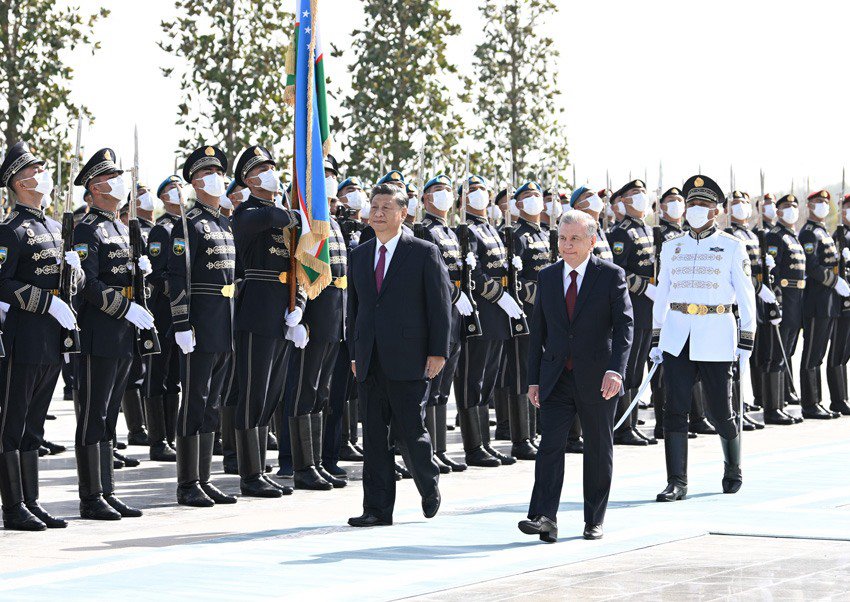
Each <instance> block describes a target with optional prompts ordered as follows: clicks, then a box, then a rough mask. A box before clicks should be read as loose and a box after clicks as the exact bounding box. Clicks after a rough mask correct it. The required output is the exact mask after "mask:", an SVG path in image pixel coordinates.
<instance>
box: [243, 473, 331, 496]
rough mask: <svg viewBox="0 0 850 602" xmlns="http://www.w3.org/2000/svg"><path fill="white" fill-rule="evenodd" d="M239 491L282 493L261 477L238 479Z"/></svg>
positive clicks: (274, 494)
mask: <svg viewBox="0 0 850 602" xmlns="http://www.w3.org/2000/svg"><path fill="white" fill-rule="evenodd" d="M329 489H330V487H329ZM239 491H240V492H241V493H242V495H244V496H246V497H280V496H282V495H283V493H281V491H280V489H278V488H277V487H275V486H274V485H272V484H270V483H267V482H266V480H265V479H263V478H262V477H256V478H253V479H239Z"/></svg>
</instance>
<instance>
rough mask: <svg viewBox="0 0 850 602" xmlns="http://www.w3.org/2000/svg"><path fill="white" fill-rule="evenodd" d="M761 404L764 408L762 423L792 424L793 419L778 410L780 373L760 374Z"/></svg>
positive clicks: (780, 391) (780, 386) (780, 388)
mask: <svg viewBox="0 0 850 602" xmlns="http://www.w3.org/2000/svg"><path fill="white" fill-rule="evenodd" d="M761 391H762V393H761V403H762V407H763V408H764V423H765V424H778V425H788V424H794V419H793V418H792V417H791V416H789V415H788V414H786V413H785V412H782V411H781V410H780V409H779V404H781V403H782V396H783V391H782V373H781V372H767V373H765V374H762V387H761Z"/></svg>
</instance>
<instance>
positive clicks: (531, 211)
mask: <svg viewBox="0 0 850 602" xmlns="http://www.w3.org/2000/svg"><path fill="white" fill-rule="evenodd" d="M521 200H522V210H523V211H525V212H526V213H527V214H528V215H540V212H541V211H543V197H542V196H536V195H535V196H527V197H525V198H524V199H521Z"/></svg>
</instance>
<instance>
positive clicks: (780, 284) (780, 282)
mask: <svg viewBox="0 0 850 602" xmlns="http://www.w3.org/2000/svg"><path fill="white" fill-rule="evenodd" d="M779 286H783V287H784V286H788V279H787V278H783V279H782V280H780V281H779Z"/></svg>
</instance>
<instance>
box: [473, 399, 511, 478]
mask: <svg viewBox="0 0 850 602" xmlns="http://www.w3.org/2000/svg"><path fill="white" fill-rule="evenodd" d="M476 410H477V411H478V425H479V428H480V429H481V446H482V447H483V448H484V451H486V452H487V453H488V454H490V455H491V456H493V457H494V458H496V459H497V460H498V461H499V462H500V463H501V464H502V466H510V465H511V464H516V458H514V457H513V456H506V455H505V454H503V453H502V452H500V451H497V450H495V449H493V448H492V447H491V446H490V408H488V407H487V406H478V407H477V408H476Z"/></svg>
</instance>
